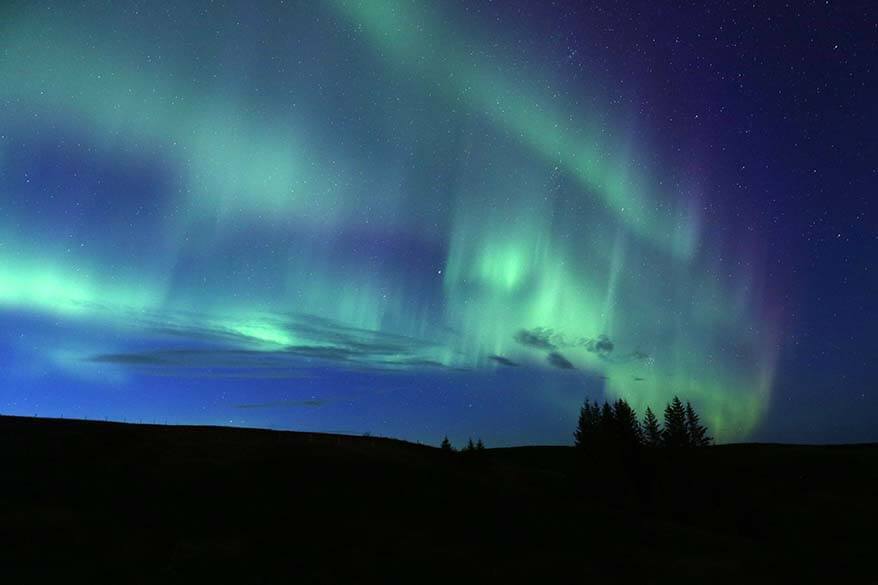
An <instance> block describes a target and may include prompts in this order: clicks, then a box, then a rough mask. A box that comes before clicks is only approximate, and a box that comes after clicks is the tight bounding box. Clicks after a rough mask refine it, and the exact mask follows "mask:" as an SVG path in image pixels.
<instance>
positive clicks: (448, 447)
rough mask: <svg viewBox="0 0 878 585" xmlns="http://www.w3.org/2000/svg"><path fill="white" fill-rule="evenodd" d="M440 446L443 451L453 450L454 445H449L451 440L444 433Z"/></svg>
mask: <svg viewBox="0 0 878 585" xmlns="http://www.w3.org/2000/svg"><path fill="white" fill-rule="evenodd" d="M440 448H441V449H442V450H443V451H454V447H452V446H451V441H449V440H448V435H445V438H444V439H442V445H440Z"/></svg>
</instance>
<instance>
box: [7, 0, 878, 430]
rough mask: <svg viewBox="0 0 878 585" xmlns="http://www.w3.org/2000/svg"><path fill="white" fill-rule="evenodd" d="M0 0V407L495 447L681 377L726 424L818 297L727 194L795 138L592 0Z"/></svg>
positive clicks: (747, 200)
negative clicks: (677, 68) (477, 440)
mask: <svg viewBox="0 0 878 585" xmlns="http://www.w3.org/2000/svg"><path fill="white" fill-rule="evenodd" d="M178 4H179V5H178ZM571 4H573V5H575V4H576V3H571ZM5 6H6V7H5V8H4V9H2V10H0V16H2V18H0V38H2V54H0V368H2V369H0V388H2V394H0V412H6V413H13V414H35V413H37V414H40V415H41V416H62V415H63V416H83V417H85V416H87V417H90V418H104V417H107V418H114V419H122V418H125V419H127V420H138V419H139V420H160V421H168V422H194V423H209V424H242V425H249V426H271V427H277V428H290V429H306V430H326V431H332V430H341V431H346V432H357V433H359V432H366V431H368V432H372V433H377V434H386V435H393V436H399V437H402V438H407V439H411V440H422V441H425V442H436V441H438V440H439V439H440V438H441V436H442V435H443V434H445V433H448V434H449V436H452V437H453V438H454V439H455V440H462V438H464V437H466V436H468V435H472V436H476V435H480V436H483V437H485V438H486V439H487V440H488V441H489V442H490V443H491V444H519V443H526V442H565V441H569V437H570V433H571V432H572V428H573V421H574V420H575V415H576V413H577V411H578V408H579V405H580V404H581V402H582V400H583V399H584V398H585V397H586V396H591V397H607V398H616V397H624V398H625V399H626V400H628V401H629V402H631V404H632V405H633V406H634V407H635V408H637V409H638V410H639V411H642V409H643V408H644V407H645V406H646V405H648V404H649V405H652V406H653V408H654V409H656V408H661V407H662V406H663V405H664V403H665V402H666V401H668V400H669V399H670V398H671V397H672V396H673V395H675V394H679V395H680V396H681V397H683V398H684V399H687V400H691V401H692V402H693V403H694V404H696V405H697V407H698V408H699V410H700V411H701V412H702V413H703V418H704V420H705V421H706V422H707V423H708V424H709V426H710V427H711V429H712V432H713V434H714V435H715V436H716V437H717V438H718V439H719V440H721V441H733V440H746V439H750V438H752V437H754V436H757V433H758V432H759V431H760V429H762V431H761V433H762V434H761V435H758V436H771V432H770V429H769V430H768V431H766V430H765V429H766V421H770V420H771V412H772V409H773V408H778V405H779V404H789V403H790V402H791V401H794V400H795V396H794V395H792V394H789V392H788V390H784V391H783V392H782V394H781V395H780V396H781V397H782V399H781V400H778V385H779V380H778V378H779V376H780V372H779V367H780V366H781V365H782V361H783V360H782V355H784V352H785V351H788V350H790V349H791V348H794V347H795V346H798V345H799V344H800V342H801V343H804V344H805V345H807V343H808V342H807V340H806V341H804V342H803V341H802V340H801V338H802V337H803V335H802V333H801V331H802V328H803V325H802V322H803V319H805V317H802V314H806V316H807V315H810V316H808V317H807V318H808V319H811V321H810V322H811V323H814V322H821V323H824V322H828V317H827V321H823V317H819V316H818V317H815V316H814V315H812V314H810V313H809V311H808V310H801V309H800V308H799V305H796V303H799V304H800V305H801V304H804V305H808V304H809V303H812V302H813V303H814V305H815V306H816V305H817V301H816V300H810V299H808V298H805V299H803V298H802V296H801V294H799V295H797V294H793V293H791V292H790V291H792V290H799V291H801V290H802V289H804V290H806V291H808V290H811V291H813V290H814V289H809V288H808V287H807V286H806V285H803V284H802V282H801V281H800V280H797V277H796V276H795V273H796V271H795V270H788V269H786V268H784V267H778V265H780V264H781V262H779V261H778V259H781V258H790V257H791V253H790V249H787V248H784V247H783V246H778V245H777V242H778V241H787V240H788V237H787V233H786V232H784V231H783V230H782V229H781V228H774V229H776V230H781V231H774V232H769V230H768V227H767V226H769V225H770V223H771V221H772V220H774V222H775V224H776V223H777V217H778V216H779V215H783V214H782V213H780V214H779V213H778V212H777V210H776V208H774V207H773V208H772V210H771V211H765V212H764V213H763V212H757V211H755V210H756V209H760V207H759V206H760V205H764V206H769V205H775V206H776V205H778V204H777V203H776V200H777V198H779V197H780V198H783V196H784V194H785V193H786V191H787V190H790V191H792V190H796V189H799V188H800V186H799V185H796V184H795V180H796V177H798V176H799V175H795V176H794V175H793V174H792V173H793V171H795V170H796V169H798V168H799V167H800V166H801V167H802V171H801V172H802V173H803V175H802V176H804V173H806V172H808V170H807V169H810V168H811V167H813V166H814V163H813V162H812V161H811V160H810V157H808V158H807V160H802V161H796V162H793V163H790V164H789V165H788V166H789V168H790V169H793V170H787V171H784V170H783V168H777V167H781V166H782V162H783V161H777V164H774V162H772V164H768V163H766V162H765V160H764V159H761V158H759V157H761V156H763V155H764V154H765V151H766V148H762V149H761V150H760V148H755V147H752V146H751V145H750V144H749V143H747V142H746V140H747V136H748V135H749V133H750V132H752V130H753V124H752V120H753V118H752V117H751V118H750V122H747V123H745V124H744V130H742V131H739V130H735V131H734V132H732V131H731V130H729V131H728V133H726V130H725V128H726V127H728V126H730V125H732V124H737V123H738V122H737V120H738V118H736V116H737V114H738V113H740V112H739V110H740V109H741V108H744V107H745V106H746V105H747V104H749V103H751V102H750V101H748V100H740V99H738V98H735V97H734V96H732V97H729V96H726V98H727V102H728V103H727V104H724V103H723V102H721V101H717V95H716V94H711V93H710V87H707V88H705V87H702V86H699V83H701V81H699V79H700V78H698V77H697V76H695V77H696V78H695V79H690V80H689V81H688V83H692V84H693V86H698V87H699V88H700V89H699V91H694V90H691V89H690V88H687V87H683V86H680V87H677V88H675V89H674V88H672V89H671V90H668V89H667V87H665V88H662V87H660V85H661V84H660V83H658V82H657V81H656V79H658V78H659V77H660V76H661V75H662V70H661V68H660V67H659V68H658V71H656V72H654V75H653V77H650V76H646V75H644V76H638V75H636V72H637V71H638V69H637V67H634V68H633V69H632V63H631V62H632V60H633V61H637V60H638V59H639V60H640V71H641V72H642V71H647V70H648V71H650V72H653V69H654V68H655V67H658V66H657V65H656V63H659V64H660V63H663V62H664V63H668V62H671V61H672V60H673V58H672V57H663V56H662V55H664V54H665V53H663V52H662V51H663V49H662V47H663V46H665V45H664V44H663V43H667V45H668V46H671V45H673V44H675V43H676V44H679V38H678V36H675V35H677V34H678V33H679V31H678V30H676V29H674V30H673V31H670V32H667V34H659V33H655V31H653V33H654V34H653V37H652V41H651V45H650V46H652V47H653V48H652V49H650V50H649V51H646V50H638V51H636V54H637V55H638V57H631V56H628V57H626V56H625V55H624V54H620V53H619V52H617V51H610V53H611V55H610V56H607V55H606V54H603V53H600V52H599V51H598V44H599V43H597V42H596V41H595V42H594V43H592V42H589V41H588V40H586V39H588V38H589V36H590V35H592V36H597V37H600V38H602V39H603V40H602V41H601V42H602V43H611V42H613V41H614V40H615V42H617V43H619V45H618V47H625V46H631V39H632V38H633V37H635V36H637V34H639V33H640V32H642V31H640V30H639V29H638V30H635V29H636V27H634V25H632V27H633V28H632V29H631V30H629V31H628V32H627V33H626V32H624V31H620V32H618V34H614V35H607V33H606V31H607V30H608V27H609V26H610V25H609V24H608V23H607V21H609V20H612V17H610V16H606V15H605V14H603V13H602V12H601V11H597V10H592V9H591V8H584V7H583V6H590V5H580V12H576V11H575V10H574V8H575V7H548V6H544V5H543V4H542V3H526V2H513V3H509V4H508V5H506V6H494V5H493V4H492V3H489V2H469V3H468V2H447V3H434V2H422V1H407V0H406V1H399V2H394V1H389V0H388V1H387V2H384V1H379V0H375V1H363V2H356V1H353V0H331V1H327V2H322V3H310V2H279V3H270V4H269V3H265V4H262V3H257V5H256V7H255V8H253V7H250V6H249V5H248V4H247V3H244V2H231V3H228V4H225V5H218V4H215V3H212V2H211V3H208V2H204V3H201V2H194V3H164V2H159V3H148V4H144V3H139V2H133V1H123V2H113V3H111V4H105V3H86V6H85V7H84V8H83V7H76V8H74V7H72V6H68V5H67V4H66V3H59V4H53V3H46V4H43V3H25V2H21V3H11V4H6V5H5ZM641 8H643V7H641ZM620 10H621V9H620ZM629 10H630V11H632V13H633V11H634V8H630V9H629ZM679 10H682V9H679ZM716 18H719V17H718V16H717V17H716ZM620 19H621V17H620ZM641 21H642V22H654V20H650V19H649V18H646V17H644V18H643V19H641ZM620 26H621V25H620ZM654 26H660V25H659V24H655V25H654ZM668 26H670V25H668ZM675 26H679V23H678V24H676V25H675ZM547 30H548V31H551V32H552V34H546V31H547ZM669 30H670V29H669ZM613 31H616V25H615V24H614V25H613ZM656 35H657V36H658V37H660V40H658V41H657V40H656V38H655V36H656ZM607 38H609V39H610V40H609V41H607ZM675 38H676V41H675V40H674V39H675ZM698 38H701V37H700V36H699V37H698ZM694 39H695V36H693V38H692V39H690V41H689V42H692V43H696V40H694ZM643 42H644V43H647V38H646V37H644V39H643ZM717 43H719V41H717ZM608 46H609V45H608ZM635 46H638V47H639V45H638V44H637V43H635ZM710 46H711V45H710V43H707V44H706V45H705V47H708V48H710ZM696 48H697V45H694V44H693V45H691V46H690V51H692V53H697V50H696ZM620 50H621V49H620ZM705 50H707V49H705ZM653 51H654V53H653ZM645 54H649V55H650V57H649V58H647V57H644V56H643V55H645ZM715 59H716V60H717V63H718V64H723V63H727V62H726V61H724V60H723V59H732V57H730V56H728V55H724V54H719V55H718V56H716V57H715ZM718 66H719V65H717V67H718ZM778 67H780V64H778ZM632 71H633V72H634V73H632ZM770 77H771V75H770V74H769V72H766V73H765V79H768V78H770ZM668 79H671V82H673V80H674V79H678V78H675V77H673V76H671V77H669V78H668ZM729 79H730V80H734V79H736V78H735V77H734V75H732V74H731V73H730V74H729ZM760 79H761V78H760ZM724 81H725V77H723V82H724ZM671 82H668V83H671ZM738 83H739V81H734V84H738ZM740 83H741V87H743V82H740ZM754 83H756V87H757V89H756V90H753V91H756V92H757V94H758V92H760V91H763V92H765V94H768V93H770V92H771V91H774V89H773V88H772V87H770V86H768V85H765V86H764V87H762V88H761V89H760V87H761V86H759V85H758V83H757V82H754ZM766 83H767V82H766ZM722 87H725V86H722ZM748 87H749V86H748ZM716 91H719V90H716ZM699 92H701V93H699ZM686 93H690V94H694V95H695V96H698V97H691V98H690V100H689V102H687V103H686V104H683V103H672V100H671V99H670V98H669V97H668V94H671V95H677V96H682V95H684V94H686ZM723 95H725V94H723ZM772 95H774V94H772ZM693 104H695V105H693ZM705 104H709V105H712V106H713V107H714V109H713V110H709V111H708V110H701V113H696V114H690V113H687V111H686V108H687V107H694V108H698V107H699V106H704V105H705ZM678 108H680V109H679V110H678ZM726 108H728V114H726V113H725V112H726ZM711 116H713V122H711V121H710V120H711ZM704 118H707V121H706V122H702V121H701V120H702V119H704ZM740 119H743V120H745V121H746V117H745V116H741V117H740ZM827 123H828V122H827ZM703 124H707V125H708V126H707V127H705V126H704V125H703ZM711 124H712V125H711ZM669 127H672V128H673V130H669ZM748 128H749V129H748ZM757 132H763V133H765V134H771V132H770V128H761V129H759V128H757ZM732 136H737V137H738V138H735V140H739V142H736V143H733V142H731V138H730V137H732ZM773 140H776V141H777V142H779V143H780V142H792V141H791V140H787V139H786V138H785V137H784V136H783V135H782V134H777V133H775V135H774V138H773ZM767 143H771V142H770V141H769V142H767ZM873 151H874V148H873ZM779 152H785V151H779ZM803 156H804V155H803ZM741 157H744V161H743V162H742V161H741ZM747 157H752V158H751V159H748V158H747ZM873 162H874V159H873ZM748 165H749V167H752V168H753V169H754V172H755V175H746V174H745V178H741V177H736V175H735V174H736V173H742V172H743V171H742V168H743V169H747V168H748ZM806 167H807V169H806ZM784 172H786V173H790V174H788V175H784V174H783V173H784ZM796 172H798V171H796ZM815 173H816V171H815ZM871 181H872V183H873V184H874V181H875V176H874V173H873V175H872V178H871ZM744 184H746V185H748V188H746V189H745V188H742V185H744ZM749 185H759V186H760V189H763V191H760V192H758V193H755V194H747V193H746V192H747V191H748V189H749ZM829 187H830V185H829V184H827V185H823V186H822V187H821V188H827V189H828V188H829ZM755 190H756V189H755V188H754V191H755ZM775 191H779V192H780V193H777V192H775ZM853 191H855V192H856V193H865V192H866V191H867V189H865V188H863V189H860V190H858V189H857V188H855V189H853ZM772 197H773V198H774V201H775V203H771V204H769V203H766V200H768V199H770V198H772ZM791 205H792V204H791ZM805 208H806V209H811V210H814V209H815V208H814V207H813V206H812V207H811V208H808V207H807V206H805ZM854 208H855V206H853V205H851V206H850V209H854ZM766 209H767V207H766ZM856 209H857V210H858V213H860V212H862V209H863V208H862V207H858V208H856ZM791 213H792V212H791ZM815 213H816V212H815ZM782 221H789V222H793V220H782ZM838 221H839V222H840V223H842V221H841V220H838ZM866 221H867V222H868V218H867V220H866ZM872 222H873V223H874V220H872ZM790 225H792V223H790ZM863 225H866V224H863ZM754 226H756V227H755V228H754ZM855 227H856V226H855ZM796 229H798V228H796ZM856 229H864V228H862V227H856ZM828 231H831V232H835V231H838V232H839V234H840V233H841V232H840V230H835V229H832V230H828ZM858 233H859V232H858ZM849 237H854V238H855V239H856V238H857V237H860V236H859V235H855V236H849ZM863 237H865V236H863ZM840 238H841V236H840V235H839V238H836V239H840ZM809 241H810V240H809ZM852 245H853V244H852ZM870 245H871V246H872V248H873V249H874V246H875V243H874V240H871V244H870ZM792 256H794V257H799V256H800V257H801V258H810V257H812V256H813V255H812V254H810V251H809V250H807V249H803V248H801V247H800V248H796V254H792ZM789 262H790V263H792V262H794V260H789ZM791 274H793V276H790V275H791ZM873 278H874V277H873ZM870 282H871V281H870ZM861 290H862V289H861ZM805 294H807V293H805ZM815 294H816V293H815ZM824 302H825V301H824ZM834 302H836V303H838V304H847V305H848V307H851V310H853V308H854V307H858V306H859V307H861V306H862V305H858V303H859V302H860V301H856V302H853V303H852V304H851V303H843V302H842V301H840V300H838V299H837V298H836V300H835V301H834ZM805 329H806V330H807V326H805ZM791 332H793V333H791ZM797 336H798V337H797ZM840 338H841V337H839V339H840ZM799 351H800V353H799V354H798V355H797V356H796V357H793V358H790V359H791V360H792V361H791V362H789V361H788V363H787V365H789V363H794V364H797V363H799V362H797V361H796V360H801V362H802V363H804V362H808V361H810V360H809V359H808V358H807V357H805V356H804V354H803V353H801V351H802V350H801V349H800V350H799ZM791 355H792V354H791ZM857 359H859V358H857ZM792 370H793V371H795V372H797V375H800V372H801V368H798V367H793V368H792ZM780 386H781V388H783V387H784V386H783V384H782V383H781V384H780ZM852 396H853V394H852ZM864 396H865V395H864ZM809 408H810V407H809ZM809 412H810V411H809ZM801 416H804V415H801ZM769 426H770V425H769ZM783 432H784V433H786V432H787V431H786V430H784V431H783ZM783 436H784V437H787V436H788V435H786V434H784V435H783ZM790 436H792V435H790ZM803 436H804V435H803ZM808 436H811V435H808ZM833 436H839V437H842V438H843V437H845V435H844V433H840V434H837V435H833ZM792 438H796V437H795V436H792Z"/></svg>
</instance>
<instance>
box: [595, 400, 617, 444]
mask: <svg viewBox="0 0 878 585" xmlns="http://www.w3.org/2000/svg"><path fill="white" fill-rule="evenodd" d="M616 434H617V430H616V417H615V416H614V415H613V407H612V406H610V404H609V403H608V402H604V405H603V406H602V407H601V417H600V419H599V423H598V438H599V440H600V443H601V444H602V445H604V446H607V445H611V444H613V443H614V442H615V441H614V438H615V436H616Z"/></svg>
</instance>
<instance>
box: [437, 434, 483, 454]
mask: <svg viewBox="0 0 878 585" xmlns="http://www.w3.org/2000/svg"><path fill="white" fill-rule="evenodd" d="M440 448H441V449H442V450H443V451H448V452H451V453H453V452H455V451H456V449H455V448H454V446H453V445H452V444H451V441H449V440H448V437H447V436H446V437H445V438H444V439H442V444H441V445H440ZM484 450H485V444H484V443H483V442H482V439H479V440H478V441H476V442H475V443H473V440H472V438H470V439H469V441H467V443H466V447H464V448H463V449H461V452H462V453H474V452H475V451H484Z"/></svg>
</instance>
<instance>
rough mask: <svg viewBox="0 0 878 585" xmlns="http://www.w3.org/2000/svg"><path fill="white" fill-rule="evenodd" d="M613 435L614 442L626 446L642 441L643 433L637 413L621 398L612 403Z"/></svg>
mask: <svg viewBox="0 0 878 585" xmlns="http://www.w3.org/2000/svg"><path fill="white" fill-rule="evenodd" d="M613 422H614V425H613V426H614V429H613V435H614V436H613V437H612V440H613V442H614V443H617V444H619V445H624V446H626V447H636V446H638V445H640V444H642V443H643V433H642V431H641V429H640V422H638V420H637V413H635V412H634V409H633V408H631V405H629V404H628V403H627V402H625V401H624V400H622V399H621V398H620V399H619V400H617V401H616V403H615V404H614V405H613Z"/></svg>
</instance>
